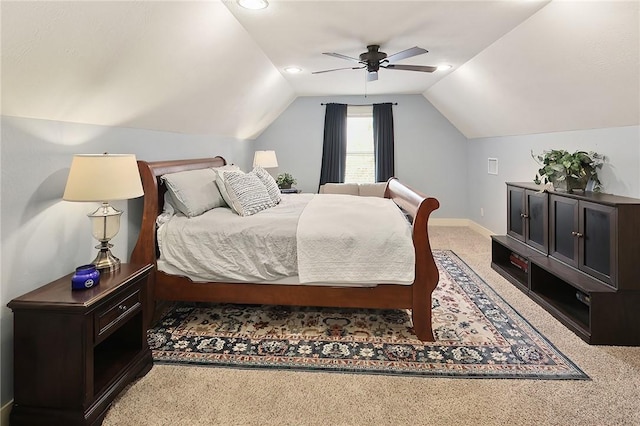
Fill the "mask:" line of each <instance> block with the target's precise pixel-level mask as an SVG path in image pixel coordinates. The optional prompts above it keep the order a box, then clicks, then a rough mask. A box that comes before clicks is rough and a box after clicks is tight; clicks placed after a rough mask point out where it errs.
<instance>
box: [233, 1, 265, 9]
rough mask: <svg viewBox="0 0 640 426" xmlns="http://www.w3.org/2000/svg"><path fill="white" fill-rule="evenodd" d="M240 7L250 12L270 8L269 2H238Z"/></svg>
mask: <svg viewBox="0 0 640 426" xmlns="http://www.w3.org/2000/svg"><path fill="white" fill-rule="evenodd" d="M237 2H238V5H239V6H240V7H244V8H245V9H250V10H260V9H266V7H267V6H269V3H268V2H267V0H237Z"/></svg>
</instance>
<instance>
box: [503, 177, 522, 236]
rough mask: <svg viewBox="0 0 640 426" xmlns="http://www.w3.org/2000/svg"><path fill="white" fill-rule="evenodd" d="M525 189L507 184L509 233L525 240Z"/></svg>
mask: <svg viewBox="0 0 640 426" xmlns="http://www.w3.org/2000/svg"><path fill="white" fill-rule="evenodd" d="M524 203H525V197H524V189H522V188H517V187H515V186H507V234H509V235H511V236H512V237H513V238H516V239H518V240H520V241H525V232H524V230H525V205H524Z"/></svg>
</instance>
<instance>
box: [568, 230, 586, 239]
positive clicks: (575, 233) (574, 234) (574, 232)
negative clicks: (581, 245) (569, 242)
mask: <svg viewBox="0 0 640 426" xmlns="http://www.w3.org/2000/svg"><path fill="white" fill-rule="evenodd" d="M571 235H573V236H574V237H578V238H581V237H582V236H583V235H582V234H581V233H579V232H576V231H571Z"/></svg>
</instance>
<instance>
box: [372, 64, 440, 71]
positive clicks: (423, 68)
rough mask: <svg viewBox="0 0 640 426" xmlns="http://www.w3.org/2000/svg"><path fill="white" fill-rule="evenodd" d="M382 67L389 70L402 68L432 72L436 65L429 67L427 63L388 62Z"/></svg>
mask: <svg viewBox="0 0 640 426" xmlns="http://www.w3.org/2000/svg"><path fill="white" fill-rule="evenodd" d="M384 68H386V69H389V70H404V71H421V72H434V71H435V70H437V69H438V67H431V66H428V65H395V64H389V65H387V66H385V67H384Z"/></svg>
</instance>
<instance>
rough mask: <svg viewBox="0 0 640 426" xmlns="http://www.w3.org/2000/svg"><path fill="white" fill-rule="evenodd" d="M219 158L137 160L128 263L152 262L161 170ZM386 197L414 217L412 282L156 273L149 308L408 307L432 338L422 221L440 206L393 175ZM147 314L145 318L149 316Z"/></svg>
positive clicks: (215, 163)
mask: <svg viewBox="0 0 640 426" xmlns="http://www.w3.org/2000/svg"><path fill="white" fill-rule="evenodd" d="M224 164H226V161H225V160H224V158H222V157H215V158H204V159H196V160H176V161H161V162H152V163H150V162H145V161H138V168H139V170H140V176H141V178H142V186H143V188H144V194H145V195H144V210H143V216H142V224H141V228H140V234H139V236H138V241H137V243H136V246H135V247H134V250H133V252H132V254H131V261H132V262H137V263H139V262H144V263H152V264H154V265H156V264H157V262H156V261H157V248H156V247H157V242H156V222H155V221H156V218H157V216H158V214H159V213H160V212H162V208H163V201H164V192H165V188H164V185H162V184H161V181H160V177H161V176H162V175H163V174H165V173H175V172H178V171H184V170H194V169H201V168H206V167H220V166H223V165H224ZM385 197H386V198H391V199H392V200H393V201H394V202H395V203H396V204H397V205H398V206H399V207H400V208H402V209H403V210H404V211H405V212H407V214H408V215H410V216H411V217H412V218H413V243H414V247H415V254H416V271H415V281H414V283H413V284H412V285H410V286H407V285H392V284H381V285H378V286H376V287H364V288H361V287H358V288H355V287H354V288H345V287H327V286H309V285H275V284H257V283H220V282H217V283H195V282H193V281H191V280H190V279H189V278H186V277H182V276H175V275H168V274H166V273H164V272H161V271H158V270H157V268H156V272H155V274H154V277H153V280H150V288H149V289H148V294H149V295H151V297H150V298H149V299H150V302H149V306H148V308H149V309H151V311H153V309H154V307H155V302H156V301H163V300H166V301H197V302H218V303H250V304H274V305H295V306H329V307H331V306H334V307H352V308H381V309H411V311H412V319H413V326H414V330H415V333H416V336H417V337H418V338H419V339H420V340H422V341H433V340H434V337H433V331H432V328H431V294H432V292H433V290H434V289H435V288H436V286H437V284H438V278H439V274H438V270H437V267H436V264H435V262H434V260H433V254H432V252H431V246H430V244H429V235H428V228H427V224H428V221H429V216H430V214H431V212H432V211H434V210H436V209H437V208H438V207H439V206H440V204H439V202H438V200H436V199H435V198H427V197H426V196H424V195H422V194H420V193H418V192H416V191H414V190H412V189H411V188H409V187H407V186H405V185H403V184H402V183H400V182H399V181H398V180H397V179H395V178H392V179H390V180H389V182H388V183H387V188H386V190H385ZM149 317H150V316H149Z"/></svg>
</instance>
